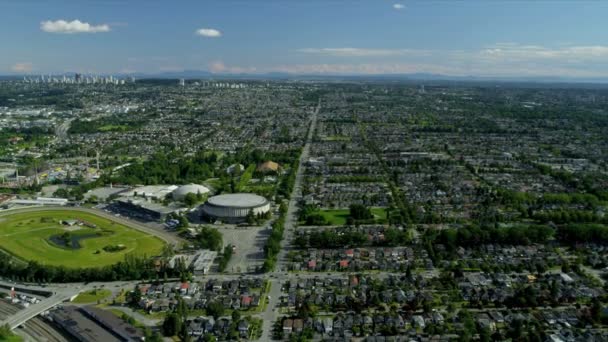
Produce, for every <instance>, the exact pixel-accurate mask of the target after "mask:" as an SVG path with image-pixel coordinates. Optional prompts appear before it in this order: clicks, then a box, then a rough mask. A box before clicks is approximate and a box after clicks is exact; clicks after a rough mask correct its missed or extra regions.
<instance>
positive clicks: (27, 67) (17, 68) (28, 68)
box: [11, 62, 34, 73]
mask: <svg viewBox="0 0 608 342" xmlns="http://www.w3.org/2000/svg"><path fill="white" fill-rule="evenodd" d="M33 69H34V67H33V65H32V63H29V62H22V63H17V64H15V65H13V66H12V67H11V70H13V71H14V72H19V73H24V72H32V70H33Z"/></svg>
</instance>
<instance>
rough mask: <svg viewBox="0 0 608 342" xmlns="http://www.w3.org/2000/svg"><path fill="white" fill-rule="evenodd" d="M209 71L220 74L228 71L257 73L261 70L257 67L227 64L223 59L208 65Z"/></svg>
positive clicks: (230, 72)
mask: <svg viewBox="0 0 608 342" xmlns="http://www.w3.org/2000/svg"><path fill="white" fill-rule="evenodd" d="M207 67H208V69H209V71H210V72H212V73H214V74H218V73H227V74H244V73H245V74H255V73H257V72H259V70H258V69H257V68H256V67H240V66H226V65H225V64H224V62H222V61H214V62H211V63H209V65H208V66H207Z"/></svg>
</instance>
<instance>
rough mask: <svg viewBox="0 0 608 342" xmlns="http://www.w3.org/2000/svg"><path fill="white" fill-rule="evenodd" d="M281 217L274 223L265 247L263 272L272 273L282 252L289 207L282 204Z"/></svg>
mask: <svg viewBox="0 0 608 342" xmlns="http://www.w3.org/2000/svg"><path fill="white" fill-rule="evenodd" d="M279 211H280V213H281V214H280V216H279V218H278V219H277V220H276V221H274V222H273V223H272V233H270V236H269V237H268V240H267V241H266V245H265V246H264V255H265V258H266V260H264V265H262V272H272V271H273V270H274V267H275V265H276V263H277V256H278V255H279V252H280V251H281V240H283V233H284V232H285V216H286V214H287V205H286V204H285V203H281V206H280V208H279Z"/></svg>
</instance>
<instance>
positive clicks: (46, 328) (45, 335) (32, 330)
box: [0, 300, 69, 342]
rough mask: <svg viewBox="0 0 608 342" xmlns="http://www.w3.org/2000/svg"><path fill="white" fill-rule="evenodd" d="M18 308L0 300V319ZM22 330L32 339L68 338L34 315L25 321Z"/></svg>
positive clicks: (64, 340) (58, 340) (56, 340)
mask: <svg viewBox="0 0 608 342" xmlns="http://www.w3.org/2000/svg"><path fill="white" fill-rule="evenodd" d="M19 310H20V309H19V308H18V307H16V306H14V305H11V304H9V303H7V302H5V301H2V300H0V319H4V318H7V317H9V316H11V315H14V314H15V313H17V312H18V311H19ZM20 329H22V330H23V332H24V333H25V334H26V335H28V336H30V337H31V338H32V341H41V342H67V341H69V339H67V338H66V337H64V336H63V335H62V334H61V333H60V332H59V331H57V330H56V329H55V328H54V327H52V326H51V325H49V324H48V323H47V322H45V321H44V320H43V319H42V318H40V317H34V318H32V319H30V320H29V321H27V322H26V323H25V324H24V325H23V326H22V328H20Z"/></svg>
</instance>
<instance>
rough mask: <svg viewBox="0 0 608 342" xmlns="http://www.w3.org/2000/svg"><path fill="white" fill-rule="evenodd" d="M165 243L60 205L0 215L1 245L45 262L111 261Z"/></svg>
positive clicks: (149, 251) (22, 256) (88, 264)
mask: <svg viewBox="0 0 608 342" xmlns="http://www.w3.org/2000/svg"><path fill="white" fill-rule="evenodd" d="M62 221H68V222H70V223H71V224H72V225H68V224H66V223H62ZM75 222H76V223H75ZM163 245H164V242H163V241H162V240H160V239H159V238H157V237H155V236H152V235H149V234H146V233H143V232H140V231H138V230H135V229H132V228H129V227H127V226H125V225H122V224H119V223H116V222H113V221H111V220H108V219H105V218H102V217H99V216H97V215H94V214H90V213H85V212H79V211H69V210H60V209H58V210H43V211H39V212H22V213H14V214H10V215H3V216H0V248H1V249H3V250H4V251H6V252H8V253H9V254H12V255H14V256H16V257H18V258H19V259H22V260H35V261H38V262H40V263H42V264H46V265H57V266H58V265H63V266H65V267H70V268H77V267H98V266H105V265H111V264H115V263H117V262H118V261H121V260H123V259H124V256H125V254H128V253H134V254H137V255H147V256H154V255H158V254H159V253H160V251H161V250H162V248H163Z"/></svg>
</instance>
